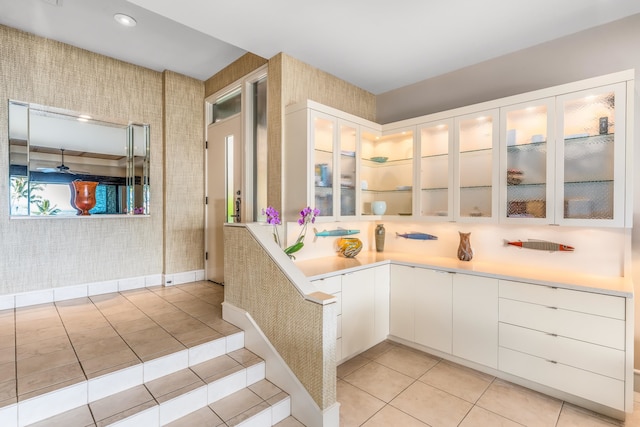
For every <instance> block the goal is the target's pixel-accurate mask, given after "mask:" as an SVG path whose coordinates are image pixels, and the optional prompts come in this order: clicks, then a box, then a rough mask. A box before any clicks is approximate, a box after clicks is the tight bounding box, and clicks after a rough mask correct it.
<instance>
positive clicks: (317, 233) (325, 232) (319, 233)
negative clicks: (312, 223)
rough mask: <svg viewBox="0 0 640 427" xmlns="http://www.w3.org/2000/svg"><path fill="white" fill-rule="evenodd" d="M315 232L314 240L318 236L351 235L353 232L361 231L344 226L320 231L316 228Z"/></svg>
mask: <svg viewBox="0 0 640 427" xmlns="http://www.w3.org/2000/svg"><path fill="white" fill-rule="evenodd" d="M313 233H314V234H315V237H314V238H313V240H314V241H315V240H316V239H317V238H318V237H340V236H349V235H351V234H358V233H360V230H347V229H344V228H338V229H336V230H322V231H318V230H316V229H315V228H314V229H313Z"/></svg>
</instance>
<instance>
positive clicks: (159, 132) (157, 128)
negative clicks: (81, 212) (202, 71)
mask: <svg viewBox="0 0 640 427" xmlns="http://www.w3.org/2000/svg"><path fill="white" fill-rule="evenodd" d="M167 83H168V84H167V87H168V90H167V93H166V96H165V98H164V99H165V100H166V101H167V102H166V106H167V110H168V111H169V112H170V113H171V114H173V113H176V114H179V115H180V117H181V119H185V117H186V119H187V120H189V119H194V120H195V123H194V122H192V123H190V124H188V123H187V122H186V121H182V122H181V123H180V124H179V125H178V124H176V123H174V122H173V121H172V120H169V123H167V125H168V128H169V129H170V132H171V136H170V137H169V138H168V139H167V151H168V152H169V153H171V154H172V155H174V156H177V157H175V158H173V159H172V161H171V162H170V164H168V165H167V171H166V173H164V174H163V165H164V157H163V156H164V147H163V119H162V117H163V116H162V115H163V75H162V73H158V72H155V71H152V70H148V69H145V68H141V67H138V66H134V65H131V64H128V63H124V62H121V61H118V60H115V59H112V58H108V57H105V56H102V55H98V54H95V53H92V52H88V51H86V50H82V49H78V48H75V47H73V46H69V45H66V44H63V43H59V42H55V41H52V40H47V39H44V38H41V37H37V36H35V35H32V34H28V33H24V32H21V31H18V30H15V29H12V28H9V27H5V26H0V129H2V131H1V132H0V200H1V201H2V202H0V294H8V293H16V292H24V291H30V290H40V289H48V288H55V287H60V286H69V285H74V284H83V283H90V282H98V281H105V280H115V279H120V278H128V277H137V276H143V275H150V274H158V273H162V272H163V242H164V238H163V236H164V235H165V233H166V234H167V235H168V236H170V242H171V244H170V248H169V250H168V252H167V256H166V259H165V262H166V263H167V265H168V266H169V267H170V268H171V269H172V272H173V271H185V270H188V269H189V270H192V269H196V268H203V265H204V264H203V261H202V260H201V258H202V256H201V253H200V257H199V259H200V261H199V262H195V263H194V262H192V261H191V260H188V261H187V262H186V263H185V264H181V262H182V260H184V259H186V258H187V257H185V252H181V250H180V249H179V248H178V247H177V246H176V244H175V242H176V241H178V240H179V238H178V237H177V235H178V234H179V233H181V232H182V231H185V232H186V233H187V234H189V237H191V236H193V235H196V234H197V231H194V230H196V229H197V228H198V226H197V225H194V224H195V223H196V222H197V221H198V219H197V217H198V214H197V213H195V211H192V210H189V212H188V213H187V214H186V217H187V218H188V219H186V220H185V221H184V222H183V221H182V219H183V218H184V216H183V215H178V214H177V213H175V212H174V211H173V210H171V211H170V212H169V214H170V218H169V221H168V222H167V224H166V225H165V224H164V212H163V211H164V208H163V206H164V205H163V198H164V182H171V183H173V180H175V179H182V180H183V182H184V177H182V175H185V173H184V172H185V171H184V169H183V168H180V167H178V166H179V165H180V164H184V163H185V162H191V161H193V162H195V163H197V165H198V166H197V167H192V169H194V170H195V169H201V164H202V162H201V160H199V159H198V158H197V156H196V158H193V151H192V150H186V151H181V150H180V148H179V147H180V146H181V145H188V144H191V143H193V141H194V139H196V138H197V135H195V134H193V133H189V134H188V135H187V138H181V137H180V135H179V134H182V133H183V131H184V129H186V128H189V129H192V128H191V126H195V129H196V133H197V132H198V131H197V129H200V130H201V129H202V110H200V111H199V112H198V115H197V116H194V117H193V118H192V117H187V116H188V114H189V112H190V111H192V110H193V107H194V104H195V98H197V96H199V95H198V92H200V93H202V90H203V89H202V83H201V84H200V87H199V88H198V84H197V83H195V82H192V81H184V80H182V79H180V78H178V77H177V76H175V75H170V76H168V77H167ZM182 90H184V91H185V93H184V94H182V95H181V96H180V97H178V98H176V99H171V100H170V102H168V101H169V97H171V96H176V95H177V93H178V92H180V91H182ZM8 99H16V100H20V101H27V102H33V103H38V104H43V105H48V106H53V107H58V108H65V109H69V110H73V111H77V112H83V113H86V114H90V115H92V116H93V117H96V118H103V119H111V120H117V121H125V122H126V121H136V122H142V123H148V124H150V126H151V186H152V187H151V207H150V210H151V216H150V217H139V216H136V217H126V216H123V217H120V218H98V217H89V218H36V219H33V218H31V219H10V217H9V202H8V201H9V187H8V179H6V177H7V176H8V139H7V131H6V129H7V100H8ZM181 103H185V104H186V105H185V106H180V104H181ZM200 105H201V106H202V99H200ZM198 147H199V148H201V147H200V144H198ZM182 154H184V156H183V157H180V156H181V155H182ZM198 162H199V163H198ZM200 173H202V172H201V171H200ZM186 175H187V179H189V180H194V182H195V184H194V186H188V185H186V186H184V185H183V186H182V187H181V188H180V189H179V191H178V189H176V188H175V187H173V186H172V188H171V189H170V192H169V193H168V194H167V199H168V200H170V201H172V202H175V201H176V198H177V197H178V193H179V192H182V193H184V192H185V190H184V189H185V188H187V189H188V190H186V191H187V192H190V191H192V190H191V189H193V192H194V194H195V195H196V196H194V197H200V196H201V194H202V193H201V192H202V189H201V186H202V179H201V175H200V176H198V172H197V171H189V173H188V174H186ZM184 196H186V195H185V194H180V195H179V197H184ZM175 205H176V203H173V206H175ZM200 207H201V206H200ZM172 209H174V208H173V207H172ZM183 224H186V225H185V226H183ZM202 227H203V226H202V224H201V225H200V231H201V230H202ZM189 243H190V242H189ZM180 244H181V245H182V247H186V246H188V243H187V242H186V241H185V242H181V243H180ZM196 247H197V245H196ZM189 253H190V252H187V253H186V254H189Z"/></svg>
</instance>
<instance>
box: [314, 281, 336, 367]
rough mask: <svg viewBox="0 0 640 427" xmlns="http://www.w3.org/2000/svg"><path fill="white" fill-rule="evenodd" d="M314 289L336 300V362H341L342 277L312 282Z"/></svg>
mask: <svg viewBox="0 0 640 427" xmlns="http://www.w3.org/2000/svg"><path fill="white" fill-rule="evenodd" d="M312 283H313V284H314V285H315V286H316V288H317V289H318V290H319V291H321V292H324V293H326V294H330V295H334V296H335V297H336V299H337V302H336V304H337V310H336V312H337V320H336V322H337V326H336V361H340V360H342V276H340V275H338V276H331V277H325V278H323V279H317V280H314V281H312Z"/></svg>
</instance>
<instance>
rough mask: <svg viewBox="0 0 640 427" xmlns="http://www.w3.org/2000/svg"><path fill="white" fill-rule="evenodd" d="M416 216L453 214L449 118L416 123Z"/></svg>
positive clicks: (450, 124)
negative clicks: (418, 185) (417, 176)
mask: <svg viewBox="0 0 640 427" xmlns="http://www.w3.org/2000/svg"><path fill="white" fill-rule="evenodd" d="M417 133H418V138H419V144H418V146H419V147H420V192H419V193H418V195H419V197H420V201H419V206H420V216H421V217H431V218H436V219H441V220H447V219H452V218H453V195H452V189H453V173H452V171H453V158H454V156H453V155H451V153H452V152H453V133H454V132H453V119H447V120H443V121H439V122H433V123H427V124H424V125H421V126H419V128H418V132H417Z"/></svg>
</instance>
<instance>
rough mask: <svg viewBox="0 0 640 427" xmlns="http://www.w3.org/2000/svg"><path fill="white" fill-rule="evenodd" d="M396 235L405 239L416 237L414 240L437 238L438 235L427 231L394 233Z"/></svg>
mask: <svg viewBox="0 0 640 427" xmlns="http://www.w3.org/2000/svg"><path fill="white" fill-rule="evenodd" d="M396 236H399V237H404V238H405V239H416V240H438V236H434V235H433V234H427V233H404V234H400V233H396Z"/></svg>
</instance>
